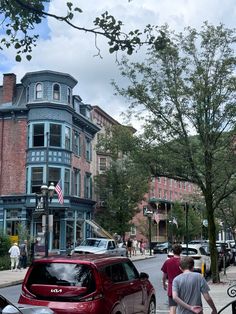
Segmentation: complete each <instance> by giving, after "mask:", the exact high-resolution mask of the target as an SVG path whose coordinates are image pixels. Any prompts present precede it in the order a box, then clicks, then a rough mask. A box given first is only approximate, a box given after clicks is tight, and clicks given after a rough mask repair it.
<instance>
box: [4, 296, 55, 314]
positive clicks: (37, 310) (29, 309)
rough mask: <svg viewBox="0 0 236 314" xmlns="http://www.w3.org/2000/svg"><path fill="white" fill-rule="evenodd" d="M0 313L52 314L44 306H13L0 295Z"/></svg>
mask: <svg viewBox="0 0 236 314" xmlns="http://www.w3.org/2000/svg"><path fill="white" fill-rule="evenodd" d="M0 313H2V314H53V313H54V312H53V311H52V310H51V309H49V308H48V307H45V306H34V305H25V304H24V305H22V304H13V303H11V302H10V301H9V300H7V299H6V298H5V297H4V296H2V295H0Z"/></svg>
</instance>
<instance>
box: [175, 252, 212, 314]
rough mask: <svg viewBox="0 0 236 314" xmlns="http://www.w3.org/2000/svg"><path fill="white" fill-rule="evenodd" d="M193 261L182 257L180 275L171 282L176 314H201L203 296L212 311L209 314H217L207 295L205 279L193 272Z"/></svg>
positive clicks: (207, 287) (190, 258)
mask: <svg viewBox="0 0 236 314" xmlns="http://www.w3.org/2000/svg"><path fill="white" fill-rule="evenodd" d="M193 267H194V260H193V258H192V257H191V256H186V257H183V258H182V259H181V260H180V268H181V270H182V272H183V273H182V274H180V275H179V276H177V277H175V279H174V281H173V287H172V290H173V292H172V293H173V299H174V300H175V302H177V304H178V305H177V312H176V313H177V314H192V313H197V314H203V308H202V299H201V295H203V297H204V299H205V300H206V302H207V303H208V304H209V306H210V307H211V309H212V312H211V314H217V310H216V307H215V304H214V302H213V300H212V298H211V296H210V294H209V290H210V288H209V286H208V284H207V282H206V280H205V278H204V277H203V276H202V275H201V274H199V273H195V272H193Z"/></svg>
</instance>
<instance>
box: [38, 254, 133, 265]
mask: <svg viewBox="0 0 236 314" xmlns="http://www.w3.org/2000/svg"><path fill="white" fill-rule="evenodd" d="M121 261H129V258H127V257H123V256H107V255H106V254H84V255H79V256H78V255H76V256H75V255H73V256H58V255H55V256H50V257H43V258H40V259H36V260H34V262H33V264H41V263H63V262H64V263H71V264H74V263H82V264H93V265H96V266H97V267H101V266H106V265H110V264H113V263H117V262H121Z"/></svg>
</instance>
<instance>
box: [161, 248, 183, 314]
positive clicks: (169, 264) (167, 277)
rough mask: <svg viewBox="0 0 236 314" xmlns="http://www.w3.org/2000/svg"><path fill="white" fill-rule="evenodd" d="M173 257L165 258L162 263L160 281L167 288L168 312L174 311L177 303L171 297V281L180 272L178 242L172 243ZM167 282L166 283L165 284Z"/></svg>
mask: <svg viewBox="0 0 236 314" xmlns="http://www.w3.org/2000/svg"><path fill="white" fill-rule="evenodd" d="M172 251H173V254H174V255H173V257H171V258H169V259H167V260H166V261H165V262H164V264H163V265H162V268H161V270H162V272H163V275H162V283H163V288H164V290H167V295H168V303H169V313H170V314H175V313H176V306H177V303H176V302H175V301H174V300H173V298H172V282H173V280H174V278H175V277H176V276H178V275H179V274H181V273H182V271H181V270H180V268H179V265H180V254H181V252H182V246H181V245H180V244H174V245H173V247H172ZM167 282H168V284H167Z"/></svg>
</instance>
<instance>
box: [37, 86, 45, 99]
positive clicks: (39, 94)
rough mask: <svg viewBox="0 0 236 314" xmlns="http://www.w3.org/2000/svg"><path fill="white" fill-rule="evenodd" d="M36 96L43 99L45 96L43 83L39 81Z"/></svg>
mask: <svg viewBox="0 0 236 314" xmlns="http://www.w3.org/2000/svg"><path fill="white" fill-rule="evenodd" d="M35 92H36V93H35V96H36V99H42V98H43V85H42V83H37V84H36V86H35Z"/></svg>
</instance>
